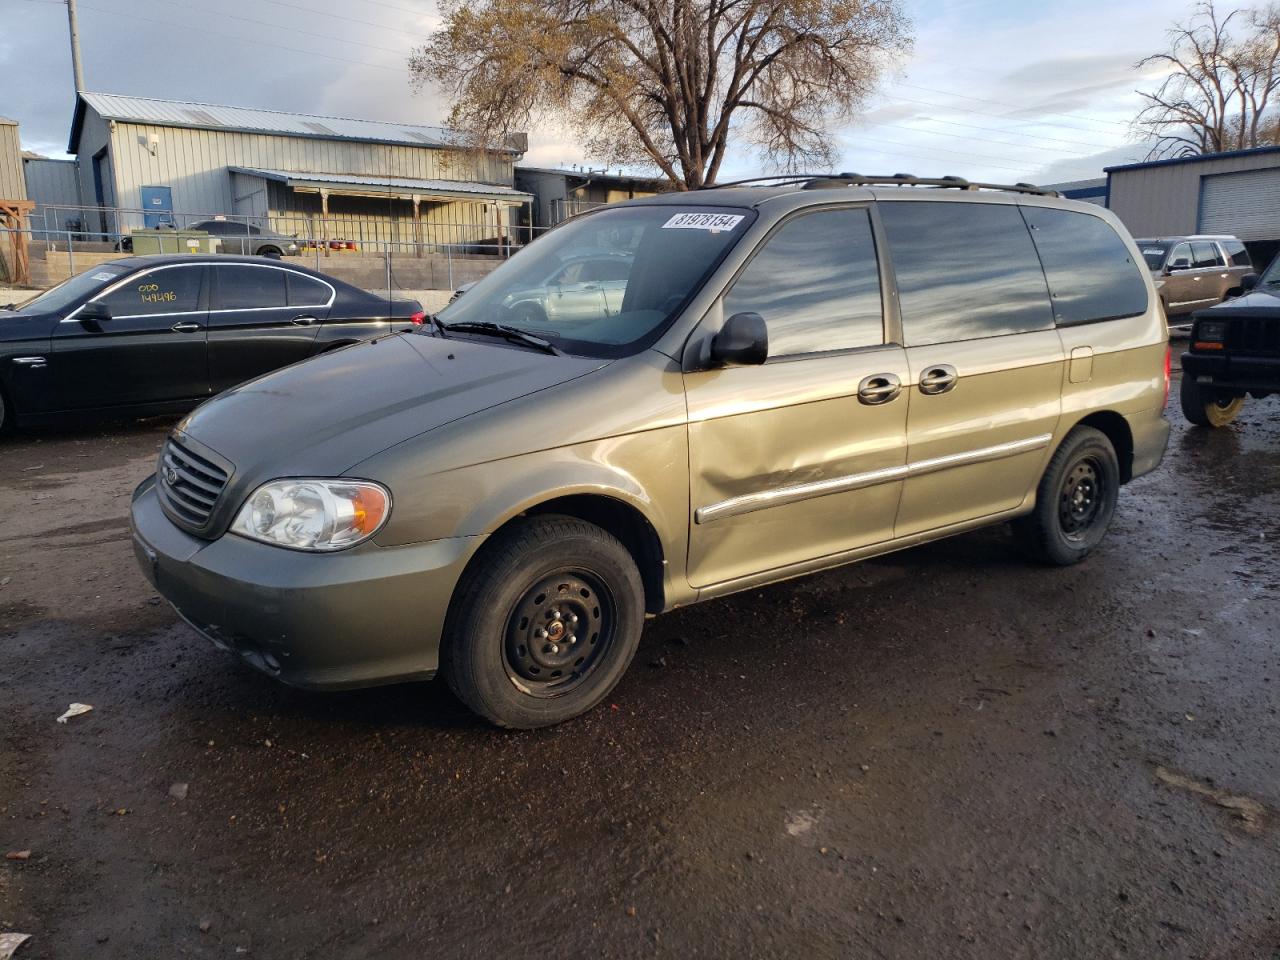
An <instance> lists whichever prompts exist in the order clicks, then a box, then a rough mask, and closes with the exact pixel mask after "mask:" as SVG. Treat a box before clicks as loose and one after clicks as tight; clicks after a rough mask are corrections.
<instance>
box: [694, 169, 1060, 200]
mask: <svg viewBox="0 0 1280 960" xmlns="http://www.w3.org/2000/svg"><path fill="white" fill-rule="evenodd" d="M753 184H772V185H774V186H779V187H786V186H793V185H799V186H800V188H801V189H802V190H826V189H831V188H834V187H870V186H877V187H893V186H897V187H949V188H951V189H954V190H1002V191H1005V192H1007V193H1029V194H1033V195H1035V196H1039V197H1059V196H1061V194H1060V193H1058V191H1056V190H1046V189H1045V188H1044V187H1037V186H1036V185H1035V184H1033V183H982V182H979V181H976V180H972V181H971V180H966V179H965V178H964V177H955V176H947V177H917V176H914V175H912V174H910V173H895V174H892V175H890V176H863V175H862V174H860V173H820V174H814V173H789V174H778V175H776V176H772V177H749V178H748V179H746V180H731V181H729V182H727V183H715V184H711V185H709V186H706V187H702V189H703V190H717V189H720V188H722V187H745V186H751V185H753Z"/></svg>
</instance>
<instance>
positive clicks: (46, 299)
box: [18, 265, 129, 313]
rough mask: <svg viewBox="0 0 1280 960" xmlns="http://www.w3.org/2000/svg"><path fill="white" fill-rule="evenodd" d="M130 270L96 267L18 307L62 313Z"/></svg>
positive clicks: (34, 310)
mask: <svg viewBox="0 0 1280 960" xmlns="http://www.w3.org/2000/svg"><path fill="white" fill-rule="evenodd" d="M128 272H129V268H127V267H117V266H111V265H104V266H100V267H94V268H93V269H92V270H87V271H85V272H84V273H80V274H76V275H75V276H74V277H72V278H71V279H70V280H63V281H62V282H61V283H60V284H58V285H57V286H56V287H52V288H50V289H48V290H46V291H45V292H44V293H42V294H40V295H38V296H36V297H32V298H31V299H30V300H27V301H24V302H23V303H21V304H19V305H18V309H19V310H26V311H30V312H33V313H37V312H38V313H61V312H62V311H63V310H66V309H68V308H69V307H75V306H79V305H80V302H81V301H82V300H86V299H88V298H89V297H91V296H93V294H95V293H97V292H98V290H100V289H101V288H103V287H105V286H106V285H107V284H108V283H111V281H113V280H118V279H119V278H120V277H123V276H124V275H125V274H126V273H128Z"/></svg>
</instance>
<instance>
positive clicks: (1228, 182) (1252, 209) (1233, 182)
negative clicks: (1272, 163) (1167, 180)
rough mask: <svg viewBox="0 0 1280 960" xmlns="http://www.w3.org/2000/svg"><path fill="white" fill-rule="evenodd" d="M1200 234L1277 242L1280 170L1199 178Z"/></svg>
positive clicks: (1250, 171)
mask: <svg viewBox="0 0 1280 960" xmlns="http://www.w3.org/2000/svg"><path fill="white" fill-rule="evenodd" d="M1199 232H1200V233H1230V234H1234V235H1235V236H1237V237H1239V238H1240V239H1241V240H1275V239H1280V167H1272V168H1269V169H1266V170H1245V171H1242V172H1240V173H1218V174H1214V175H1212V176H1207V177H1202V178H1201V180H1200V226H1199Z"/></svg>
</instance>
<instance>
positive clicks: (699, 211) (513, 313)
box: [439, 205, 755, 357]
mask: <svg viewBox="0 0 1280 960" xmlns="http://www.w3.org/2000/svg"><path fill="white" fill-rule="evenodd" d="M754 217H755V214H754V213H753V212H752V211H751V210H749V209H740V208H734V207H711V206H701V207H699V206H685V205H681V206H675V205H671V206H666V205H662V206H659V205H652V206H649V205H644V206H619V207H608V208H604V209H600V210H596V211H593V212H591V213H588V214H584V215H582V216H580V217H575V218H574V219H572V220H569V221H567V222H566V223H564V224H562V225H561V226H558V227H556V228H555V229H554V230H552V231H550V232H549V233H548V234H546V235H545V236H543V237H540V238H539V239H538V240H536V241H535V242H534V243H532V244H530V245H529V246H528V247H527V248H525V249H524V250H521V251H520V252H519V253H518V254H516V255H515V256H514V257H512V258H511V259H510V260H508V261H507V262H506V263H504V264H503V265H502V266H500V267H499V268H498V269H497V270H495V271H494V272H493V273H491V274H489V276H487V277H485V278H484V279H483V280H481V281H480V282H479V283H477V284H476V285H475V286H474V287H472V288H471V289H470V290H468V291H467V292H466V293H465V294H464V295H463V296H462V297H460V298H459V299H457V300H456V301H454V302H453V303H452V304H450V305H449V306H448V307H446V308H445V309H444V310H443V311H441V313H440V315H439V319H440V321H441V322H442V323H444V324H445V325H446V326H448V325H451V324H472V323H500V324H504V325H506V326H509V327H516V328H518V329H519V330H521V331H523V332H525V333H531V334H533V335H535V336H537V337H542V338H545V339H546V340H549V341H550V342H552V343H553V344H555V346H556V347H558V348H559V349H561V350H563V351H565V352H566V353H577V354H583V355H586V356H596V357H618V356H625V355H627V354H629V353H633V352H635V351H636V350H639V349H643V348H644V347H647V346H648V345H649V344H651V343H653V342H654V341H655V340H656V339H657V338H658V336H659V335H661V333H662V331H663V330H665V329H666V327H667V325H668V323H669V322H670V321H671V320H672V319H673V318H674V317H675V315H676V313H677V312H678V311H679V310H680V308H681V307H682V306H683V305H684V303H685V302H686V301H687V300H688V299H689V298H690V297H691V296H692V295H693V294H694V293H696V292H697V290H698V288H699V287H700V286H701V285H702V283H703V281H704V280H706V278H707V276H708V274H710V272H711V271H712V270H713V269H714V268H715V267H716V265H717V264H719V263H720V261H721V259H722V258H723V257H724V255H725V254H726V253H727V252H728V251H729V249H730V248H731V247H732V246H733V245H734V244H735V243H736V242H737V240H738V238H739V237H741V236H742V235H743V234H744V233H746V230H747V227H748V225H749V224H750V223H751V221H752V220H753V219H754Z"/></svg>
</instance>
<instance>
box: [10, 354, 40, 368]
mask: <svg viewBox="0 0 1280 960" xmlns="http://www.w3.org/2000/svg"><path fill="white" fill-rule="evenodd" d="M13 362H14V363H15V364H17V365H18V366H20V367H30V368H31V369H32V370H43V369H44V368H45V367H47V366H48V365H49V362H48V361H47V360H46V359H45V358H44V357H14V358H13Z"/></svg>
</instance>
